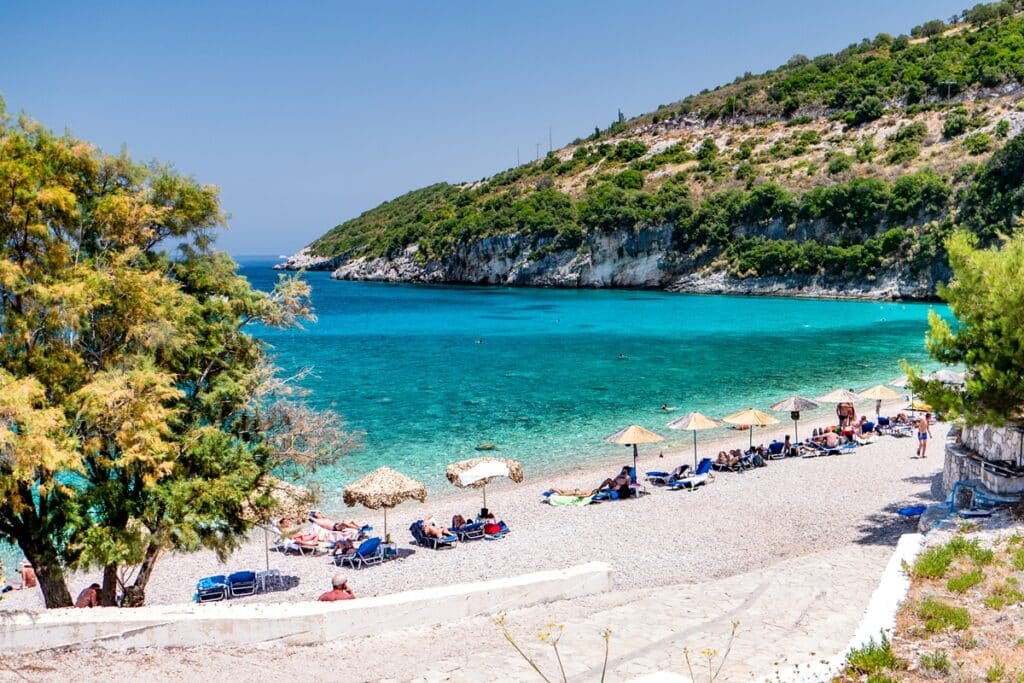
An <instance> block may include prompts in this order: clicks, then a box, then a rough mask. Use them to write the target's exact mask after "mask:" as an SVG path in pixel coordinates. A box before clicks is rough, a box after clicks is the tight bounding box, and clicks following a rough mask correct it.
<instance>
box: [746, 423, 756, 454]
mask: <svg viewBox="0 0 1024 683" xmlns="http://www.w3.org/2000/svg"><path fill="white" fill-rule="evenodd" d="M747 429H749V430H750V449H749V450H754V425H747Z"/></svg>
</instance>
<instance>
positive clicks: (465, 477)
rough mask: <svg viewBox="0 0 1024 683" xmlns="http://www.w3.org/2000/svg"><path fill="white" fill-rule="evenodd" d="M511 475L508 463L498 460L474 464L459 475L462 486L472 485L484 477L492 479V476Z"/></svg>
mask: <svg viewBox="0 0 1024 683" xmlns="http://www.w3.org/2000/svg"><path fill="white" fill-rule="evenodd" d="M508 475H509V469H508V465H506V464H505V463H503V462H500V461H498V460H485V461H484V462H480V463H477V464H476V465H473V466H472V467H470V468H469V469H468V470H465V471H464V472H459V473H458V475H456V476H457V477H458V480H459V485H460V486H470V485H471V484H475V483H476V482H478V481H480V480H482V479H490V478H492V477H507V476H508Z"/></svg>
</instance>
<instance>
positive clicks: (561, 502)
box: [547, 493, 593, 507]
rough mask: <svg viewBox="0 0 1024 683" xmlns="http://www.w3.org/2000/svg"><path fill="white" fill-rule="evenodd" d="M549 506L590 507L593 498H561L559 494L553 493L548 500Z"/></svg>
mask: <svg viewBox="0 0 1024 683" xmlns="http://www.w3.org/2000/svg"><path fill="white" fill-rule="evenodd" d="M547 500H548V505H554V506H555V507H569V506H572V505H590V504H591V503H592V502H593V496H561V495H559V494H557V493H553V494H551V495H550V496H548V498H547Z"/></svg>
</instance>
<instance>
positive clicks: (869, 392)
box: [858, 384, 901, 420]
mask: <svg viewBox="0 0 1024 683" xmlns="http://www.w3.org/2000/svg"><path fill="white" fill-rule="evenodd" d="M858 396H860V397H861V398H866V399H872V400H874V402H875V420H878V418H879V416H880V415H881V413H882V401H893V400H895V399H897V398H901V396H900V395H899V394H897V393H896V392H895V391H893V390H892V389H890V388H889V387H887V386H885V385H884V384H876V385H875V386H873V387H871V388H870V389H865V390H864V391H862V392H860V394H858Z"/></svg>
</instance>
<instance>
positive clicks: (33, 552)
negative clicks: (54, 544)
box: [18, 539, 74, 609]
mask: <svg viewBox="0 0 1024 683" xmlns="http://www.w3.org/2000/svg"><path fill="white" fill-rule="evenodd" d="M18 545H19V547H21V551H22V552H23V553H25V559H27V560H28V561H29V562H30V563H31V564H32V569H33V570H35V573H36V579H38V581H39V590H41V591H42V592H43V604H45V605H46V608H47V609H55V608H57V607H71V606H73V605H74V603H73V602H72V601H71V593H69V592H68V584H67V581H66V580H65V579H64V568H63V567H61V565H60V560H58V559H57V553H56V552H55V551H54V550H53V548H48V547H46V546H45V544H44V543H41V542H37V541H36V539H19V540H18Z"/></svg>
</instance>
